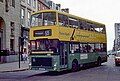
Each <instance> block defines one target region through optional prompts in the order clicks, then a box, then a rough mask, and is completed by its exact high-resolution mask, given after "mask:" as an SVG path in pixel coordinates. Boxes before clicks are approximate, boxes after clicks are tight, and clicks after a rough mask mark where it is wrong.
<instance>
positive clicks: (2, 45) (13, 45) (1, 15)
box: [0, 0, 20, 62]
mask: <svg viewBox="0 0 120 81" xmlns="http://www.w3.org/2000/svg"><path fill="white" fill-rule="evenodd" d="M19 12H20V4H19V0H0V52H1V50H8V51H9V55H8V56H2V55H0V62H7V61H10V59H9V57H10V56H11V55H16V54H17V53H18V47H19V46H18V38H19V36H20V33H19V31H20V17H19V16H20V13H19Z"/></svg>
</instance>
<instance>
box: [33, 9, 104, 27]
mask: <svg viewBox="0 0 120 81" xmlns="http://www.w3.org/2000/svg"><path fill="white" fill-rule="evenodd" d="M41 12H56V13H60V14H64V15H67V16H70V17H73V18H76V19H80V20H83V21H86V22H90V23H94V24H96V25H102V27H105V24H102V23H99V22H96V21H92V20H89V19H85V18H82V17H79V16H75V15H72V14H69V13H66V12H60V11H58V10H41V11H38V12H34V13H33V14H37V13H41ZM103 25H104V26H103Z"/></svg>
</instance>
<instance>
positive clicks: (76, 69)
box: [72, 61, 79, 72]
mask: <svg viewBox="0 0 120 81" xmlns="http://www.w3.org/2000/svg"><path fill="white" fill-rule="evenodd" d="M78 68H79V65H78V62H77V61H73V62H72V72H76V71H78Z"/></svg>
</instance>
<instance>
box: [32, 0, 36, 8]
mask: <svg viewBox="0 0 120 81" xmlns="http://www.w3.org/2000/svg"><path fill="white" fill-rule="evenodd" d="M33 7H34V8H36V0H33Z"/></svg>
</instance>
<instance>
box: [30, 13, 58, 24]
mask: <svg viewBox="0 0 120 81" xmlns="http://www.w3.org/2000/svg"><path fill="white" fill-rule="evenodd" d="M51 25H56V13H55V12H44V13H37V14H33V15H32V16H31V26H51Z"/></svg>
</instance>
